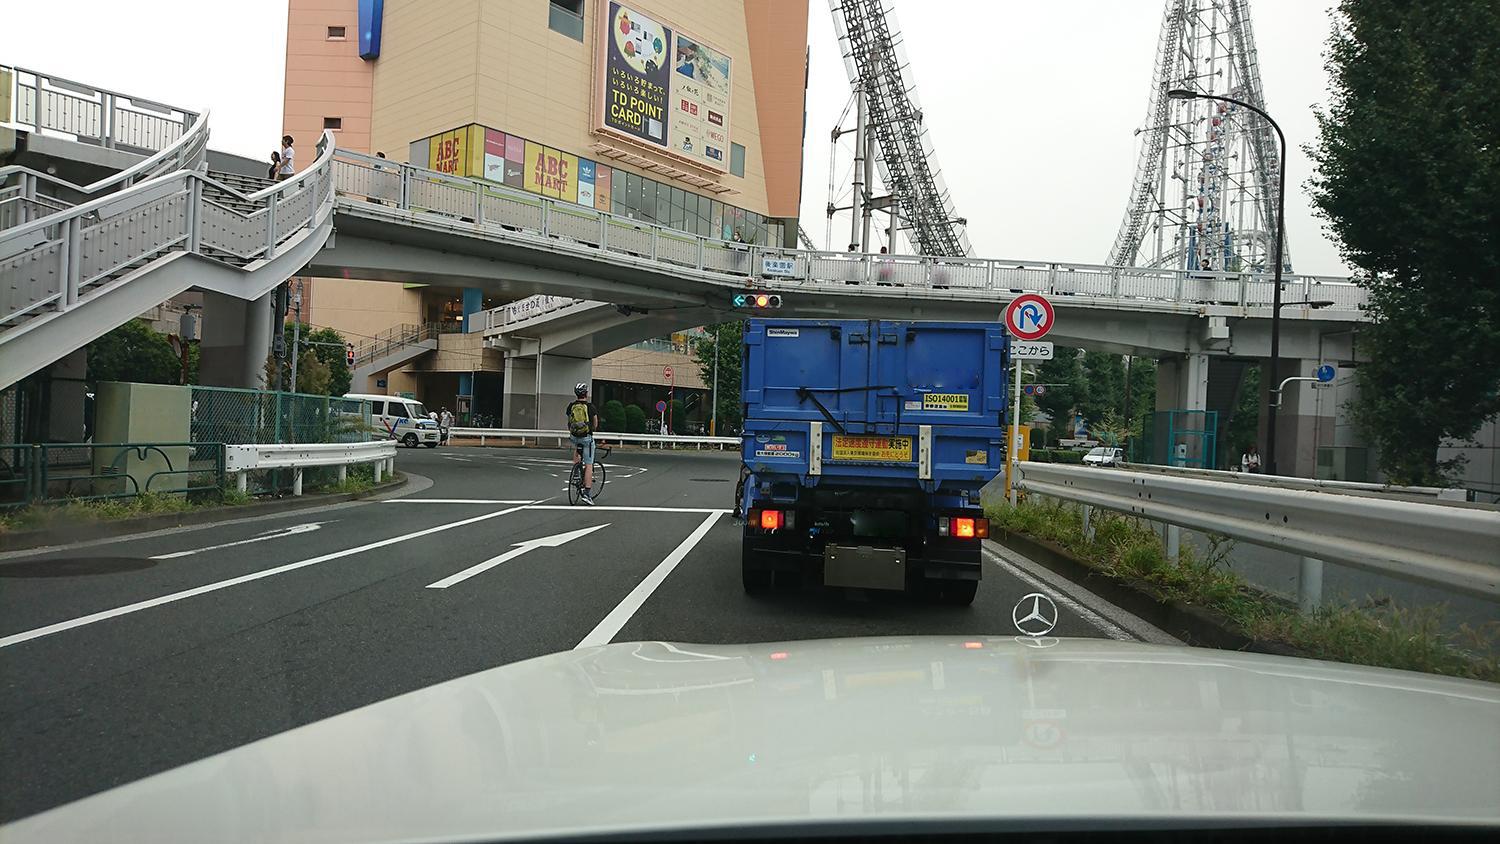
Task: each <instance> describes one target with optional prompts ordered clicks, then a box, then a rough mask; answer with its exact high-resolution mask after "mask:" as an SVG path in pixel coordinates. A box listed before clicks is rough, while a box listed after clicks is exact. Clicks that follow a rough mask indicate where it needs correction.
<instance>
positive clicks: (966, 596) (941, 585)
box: [928, 580, 979, 607]
mask: <svg viewBox="0 0 1500 844" xmlns="http://www.w3.org/2000/svg"><path fill="white" fill-rule="evenodd" d="M928 588H929V589H931V590H932V596H933V598H935V599H936V600H937V602H938V603H940V604H944V605H946V606H950V607H967V606H968V605H970V604H972V603H974V594H975V593H976V592H978V591H979V581H977V580H939V581H937V582H935V583H929V585H928Z"/></svg>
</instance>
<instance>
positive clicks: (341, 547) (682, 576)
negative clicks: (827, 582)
mask: <svg viewBox="0 0 1500 844" xmlns="http://www.w3.org/2000/svg"><path fill="white" fill-rule="evenodd" d="M565 459H566V454H565V453H564V452H561V451H556V450H551V449H532V450H523V449H495V448H457V447H455V448H448V447H443V448H439V449H436V450H427V449H421V450H417V451H405V450H402V451H401V453H400V455H399V457H398V458H397V468H398V470H401V471H404V472H406V473H407V474H408V475H410V476H411V478H412V481H411V483H409V484H408V485H407V486H406V487H405V488H404V489H402V490H398V491H396V492H395V493H392V494H391V496H390V497H386V498H382V499H377V500H366V501H360V502H351V503H345V504H337V505H328V506H321V507H316V508H312V509H307V510H302V511H298V512H294V513H286V514H280V515H275V516H266V517H260V518H248V519H240V520H235V521H231V522H225V523H220V524H216V525H212V526H204V527H194V528H181V529H174V530H168V531H158V532H154V533H151V534H142V535H139V536H133V537H126V538H123V539H115V540H109V541H101V542H91V543H80V544H78V545H74V546H68V547H58V548H52V549H46V550H40V551H35V552H14V553H10V554H4V555H0V748H3V751H0V759H3V762H0V765H3V771H0V821H6V820H13V819H15V818H18V817H22V816H25V815H29V814H32V813H34V812H37V811H41V810H43V809H46V808H50V807H52V806H56V805H60V804H62V803H65V802H68V801H70V800H74V799H77V798H80V797H84V796H87V795H89V794H92V793H95V792H97V791H100V790H103V789H105V788H109V787H111V786H115V785H119V784H122V783H126V782H130V781H132V780H135V779H138V778H140V777H143V776H146V775H149V774H152V773H156V772H159V771H163V770H166V769H168V768H171V767H174V766H177V765H180V764H183V763H186V762H190V761H193V760H195V759H199V758H202V757H204V756H207V755H210V754H213V753H217V752H220V751H223V750H227V749H230V748H233V747H237V746H239V745H242V744H245V743H247V742H250V741H253V740H255V739H258V738H262V737H265V736H268V735H272V734H275V733H278V732H281V731H283V730H287V729H290V728H292V727H296V726H299V725H302V724H306V723H309V722H312V721H315V720H318V719H321V718H326V717H328V716H331V715H336V714H338V713H340V712H345V711H348V710H350V709H353V708H355V707H359V706H362V705H365V704H369V703H373V702H375V701H379V700H383V699H385V698H388V697H391V696H393V695H398V694H401V693H403V692H408V691H412V690H414V689H419V688H422V687H424V686H427V685H430V684H432V683H437V682H441V681H443V680H448V679H452V678H455V677H460V676H463V675H466V674H470V673H473V672H476V671H481V670H484V669H487V668H492V667H494V666H497V665H501V664H505V663H509V662H515V661H517V660H523V659H527V658H530V657H535V656H539V655H543V654H548V653H554V652H557V651H564V650H568V649H570V648H574V647H578V646H580V645H585V646H586V645H592V644H602V643H606V642H611V641H616V642H619V641H632V640H667V641H673V642H693V643H698V642H702V643H738V642H784V641H791V640H798V639H811V638H827V637H847V636H873V635H912V634H973V635H980V634H999V635H1010V634H1013V633H1014V632H1015V630H1014V627H1013V625H1012V622H1011V614H1012V609H1013V608H1014V606H1015V604H1016V602H1017V600H1018V599H1019V598H1020V597H1021V596H1022V595H1024V594H1026V593H1029V592H1034V591H1038V589H1045V590H1046V591H1048V592H1049V593H1050V594H1053V595H1054V596H1056V597H1057V598H1058V601H1059V604H1060V615H1059V622H1058V626H1057V628H1056V630H1055V631H1054V635H1060V636H1111V637H1114V638H1140V639H1146V640H1149V641H1171V640H1170V639H1169V638H1168V637H1165V635H1164V634H1162V633H1161V632H1160V631H1156V630H1154V629H1152V628H1150V627H1149V626H1147V625H1145V624H1144V623H1143V622H1140V621H1139V620H1137V619H1134V618H1131V617H1129V616H1126V615H1125V614H1123V613H1121V612H1120V611H1119V610H1118V609H1116V608H1114V607H1110V606H1109V605H1107V604H1104V603H1103V602H1101V601H1099V600H1098V599H1096V598H1094V597H1093V596H1091V595H1089V594H1088V593H1087V592H1085V591H1083V590H1081V589H1079V588H1078V587H1076V586H1073V585H1070V584H1064V583H1058V582H1047V581H1046V580H1044V579H1043V578H1050V579H1051V580H1053V581H1056V576H1055V575H1051V574H1050V573H1044V572H1040V571H1039V570H1037V569H1035V568H1034V567H1032V566H1030V565H1029V561H1025V560H1024V559H1018V558H1015V557H1013V555H1010V552H1007V551H1003V550H1002V549H999V548H998V546H991V547H990V548H989V549H987V551H986V559H987V565H986V567H985V571H984V582H983V584H982V585H981V587H980V590H979V596H978V598H976V600H975V602H974V605H973V606H971V607H967V608H962V609H954V608H951V607H942V606H938V605H935V604H931V603H924V602H922V601H919V600H914V599H911V598H909V597H907V596H905V595H900V594H870V593H864V592H854V591H847V592H846V591H831V590H824V589H821V588H816V587H811V588H805V589H802V590H800V591H793V592H779V593H776V594H773V595H770V596H765V597H754V598H752V597H749V596H747V595H746V594H745V593H744V591H743V590H742V588H741V585H740V572H739V534H738V526H737V525H736V523H735V522H734V520H733V519H732V518H731V516H730V515H729V514H728V512H727V510H728V508H729V507H731V506H732V496H733V481H734V478H735V477H736V476H737V471H738V463H737V461H736V459H735V456H734V455H731V454H720V453H711V452H677V453H662V452H633V453H621V452H618V451H617V452H615V454H614V455H612V456H611V457H610V458H609V459H608V461H607V462H608V464H609V465H610V475H609V484H608V485H607V487H606V488H605V491H604V494H603V495H602V496H601V497H600V500H599V506H597V507H594V508H582V507H568V506H567V501H566V495H565V492H564V489H563V483H564V481H563V479H564V478H565V477H566V475H567V469H568V464H567V463H566V462H565Z"/></svg>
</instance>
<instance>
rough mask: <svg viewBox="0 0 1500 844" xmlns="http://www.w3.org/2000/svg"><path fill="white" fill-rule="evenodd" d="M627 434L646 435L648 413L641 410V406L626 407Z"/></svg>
mask: <svg viewBox="0 0 1500 844" xmlns="http://www.w3.org/2000/svg"><path fill="white" fill-rule="evenodd" d="M625 433H627V434H644V433H646V411H644V410H641V408H640V405H635V404H631V405H626V406H625Z"/></svg>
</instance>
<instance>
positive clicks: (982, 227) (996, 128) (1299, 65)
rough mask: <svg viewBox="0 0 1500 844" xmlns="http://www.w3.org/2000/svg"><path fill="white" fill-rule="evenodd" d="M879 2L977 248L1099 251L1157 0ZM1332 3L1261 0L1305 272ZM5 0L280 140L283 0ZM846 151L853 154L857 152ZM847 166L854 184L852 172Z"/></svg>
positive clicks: (28, 51) (1258, 24) (95, 74)
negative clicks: (888, 13) (896, 28)
mask: <svg viewBox="0 0 1500 844" xmlns="http://www.w3.org/2000/svg"><path fill="white" fill-rule="evenodd" d="M489 1H490V2H503V1H504V0H489ZM594 1H596V0H591V2H594ZM527 2H528V3H533V2H537V0H527ZM705 2H712V0H705ZM749 2H754V0H749ZM886 3H887V4H888V5H889V6H890V7H892V8H893V9H894V10H895V12H896V14H897V17H898V18H899V22H900V26H901V28H902V29H903V31H904V33H905V35H906V50H907V55H908V57H909V58H910V60H911V63H912V68H913V71H914V73H915V75H916V79H917V85H918V93H919V95H920V97H921V100H922V105H923V110H924V112H925V115H926V122H927V125H928V128H929V130H930V131H931V133H932V138H933V142H934V144H935V145H936V148H937V155H938V160H939V162H940V164H941V166H942V168H943V173H944V176H945V178H946V179H947V182H948V185H949V187H950V188H951V190H952V192H953V195H954V201H955V203H956V205H957V208H958V212H959V214H961V215H963V216H965V217H967V218H968V220H969V238H970V240H971V241H972V242H973V244H974V251H975V254H976V255H981V256H986V257H997V258H1015V259H1026V260H1056V261H1080V262H1095V263H1098V262H1103V261H1104V260H1105V259H1106V257H1107V255H1108V252H1109V247H1110V245H1111V244H1112V243H1113V242H1114V237H1115V233H1116V231H1117V230H1118V228H1119V224H1120V218H1121V215H1122V214H1123V213H1124V209H1125V201H1126V198H1127V195H1128V193H1129V190H1130V183H1131V178H1132V176H1133V175H1134V168H1135V164H1136V155H1137V150H1138V138H1137V137H1136V136H1135V134H1134V132H1135V130H1136V129H1137V128H1139V127H1140V126H1141V124H1142V123H1143V122H1144V119H1145V115H1146V106H1147V93H1148V92H1147V88H1148V86H1149V85H1150V81H1151V71H1152V60H1153V55H1154V50H1155V47H1156V39H1157V35H1158V28H1159V26H1160V22H1161V14H1162V10H1163V7H1164V0H1067V2H1036V0H886ZM1332 4H1333V0H1252V2H1251V15H1252V20H1253V22H1254V27H1255V36H1256V41H1257V45H1258V47H1259V53H1260V70H1261V78H1262V80H1263V83H1264V86H1265V92H1266V101H1267V106H1268V109H1269V111H1270V112H1271V114H1272V116H1274V117H1275V118H1276V119H1277V121H1278V122H1279V123H1280V124H1281V126H1282V129H1283V130H1285V132H1286V134H1287V140H1288V143H1290V144H1291V145H1292V147H1293V148H1292V151H1291V155H1290V157H1289V158H1288V168H1287V184H1288V191H1287V219H1288V225H1287V237H1288V241H1289V248H1290V251H1291V255H1292V259H1293V262H1294V267H1295V269H1296V270H1297V271H1298V272H1304V273H1319V274H1342V273H1346V272H1347V268H1346V267H1345V266H1344V264H1343V262H1342V261H1341V260H1340V259H1339V257H1338V251H1337V248H1336V247H1335V246H1334V244H1333V243H1332V242H1331V241H1330V239H1329V238H1328V237H1327V236H1326V235H1325V234H1324V233H1323V226H1322V223H1321V221H1320V220H1318V219H1317V218H1316V217H1314V216H1313V214H1312V212H1311V210H1310V208H1309V205H1308V202H1307V194H1306V191H1305V188H1304V185H1305V182H1306V181H1307V178H1308V176H1309V175H1311V165H1310V163H1309V161H1308V159H1307V156H1306V155H1304V154H1303V152H1302V150H1301V145H1302V144H1304V143H1307V142H1308V141H1310V140H1312V139H1313V137H1314V135H1315V133H1316V129H1317V127H1316V123H1315V122H1314V120H1313V112H1312V109H1313V107H1314V106H1315V105H1319V104H1321V103H1323V102H1325V101H1326V99H1327V88H1328V81H1327V74H1326V73H1325V72H1324V70H1323V61H1322V51H1323V42H1324V41H1325V39H1326V38H1327V34H1328V31H1329V19H1328V8H1329V7H1330V6H1331V5H1332ZM810 16H811V22H810V26H809V30H808V40H809V42H810V47H811V52H812V68H811V74H810V76H811V78H810V82H809V90H808V104H807V115H808V127H807V148H806V150H805V152H804V156H803V161H804V182H803V191H802V197H803V200H802V212H803V226H804V227H805V228H806V229H807V231H808V233H809V234H810V235H811V236H812V238H813V240H814V241H815V242H817V243H818V244H819V245H820V246H821V245H823V244H824V232H825V230H826V219H825V216H824V213H823V208H824V206H825V204H826V202H827V195H828V158H829V144H828V133H829V131H830V130H831V129H832V128H833V126H834V123H835V121H836V120H837V119H838V116H839V112H840V111H841V110H842V109H843V107H844V104H845V103H846V102H847V101H848V98H849V81H848V77H847V75H846V73H845V70H844V66H843V61H842V59H841V58H840V56H839V52H838V44H837V42H836V41H835V39H834V34H833V23H832V17H831V16H830V14H829V12H828V8H827V2H826V0H811V9H810ZM4 17H5V23H4V26H0V62H3V63H6V64H17V65H20V66H22V67H29V68H35V69H38V70H43V71H46V72H50V73H56V74H59V75H62V76H66V77H70V78H73V79H77V80H79V81H81V82H87V83H93V84H99V85H106V86H109V87H112V88H114V89H116V90H119V91H124V92H131V93H139V94H141V95H142V96H146V97H152V98H155V99H159V100H162V101H164V102H168V103H173V104H180V105H183V106H185V107H207V108H210V109H212V112H213V119H212V123H211V124H210V125H211V127H212V132H213V134H212V145H213V146H214V148H215V149H222V150H225V151H228V152H234V153H239V154H241V155H248V156H252V157H255V158H262V157H265V156H267V155H268V154H269V152H270V150H271V149H273V148H274V147H275V144H276V140H277V137H278V136H279V134H280V125H281V96H282V83H283V76H284V67H283V64H284V61H285V40H286V2H285V0H238V2H229V0H196V2H193V1H192V0H136V2H134V3H120V2H118V0H60V2H52V3H21V2H11V3H7V7H6V10H5V15H4ZM497 128H503V127H497ZM842 162H843V167H842V168H841V169H842V170H844V171H846V170H847V167H848V156H847V153H845V154H844V157H843V159H842ZM838 176H839V179H838V186H839V188H841V189H845V190H846V189H847V187H848V179H847V172H839V173H838ZM846 201H847V200H846ZM847 237H848V223H847V220H844V221H838V222H836V224H835V234H834V237H833V242H834V245H835V247H837V245H838V244H839V242H840V241H845V240H846V239H847Z"/></svg>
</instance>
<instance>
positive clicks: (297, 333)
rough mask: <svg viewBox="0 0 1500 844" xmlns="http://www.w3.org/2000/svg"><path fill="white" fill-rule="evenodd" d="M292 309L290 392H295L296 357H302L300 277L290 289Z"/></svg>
mask: <svg viewBox="0 0 1500 844" xmlns="http://www.w3.org/2000/svg"><path fill="white" fill-rule="evenodd" d="M292 309H293V310H294V311H296V313H297V321H296V322H295V323H293V324H292V392H294V393H295V392H297V359H298V358H300V357H302V279H300V278H299V279H297V289H296V290H294V291H292Z"/></svg>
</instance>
